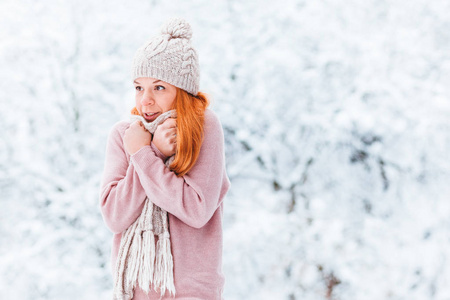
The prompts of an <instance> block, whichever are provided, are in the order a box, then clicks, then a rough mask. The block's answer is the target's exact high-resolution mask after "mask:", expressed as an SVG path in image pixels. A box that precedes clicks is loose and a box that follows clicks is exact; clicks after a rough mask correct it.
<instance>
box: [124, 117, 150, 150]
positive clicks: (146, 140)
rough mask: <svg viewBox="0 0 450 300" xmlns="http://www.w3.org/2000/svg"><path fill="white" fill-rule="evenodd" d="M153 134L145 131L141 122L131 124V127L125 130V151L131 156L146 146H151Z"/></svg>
mask: <svg viewBox="0 0 450 300" xmlns="http://www.w3.org/2000/svg"><path fill="white" fill-rule="evenodd" d="M151 140H152V134H151V133H150V132H148V131H147V129H145V127H144V125H143V124H142V122H141V121H139V120H138V121H135V122H133V123H131V125H130V127H129V128H128V129H127V130H125V134H124V136H123V143H124V146H125V150H126V151H127V152H128V154H129V155H133V154H134V153H136V152H138V151H139V149H141V148H142V147H144V146H147V145H150V143H151Z"/></svg>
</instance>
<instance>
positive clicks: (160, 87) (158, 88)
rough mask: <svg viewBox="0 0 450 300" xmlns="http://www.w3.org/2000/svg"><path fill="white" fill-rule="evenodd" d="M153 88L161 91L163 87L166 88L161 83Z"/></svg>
mask: <svg viewBox="0 0 450 300" xmlns="http://www.w3.org/2000/svg"><path fill="white" fill-rule="evenodd" d="M155 88H156V90H157V91H162V90H165V89H166V88H165V87H163V86H162V85H157V86H156V87H155Z"/></svg>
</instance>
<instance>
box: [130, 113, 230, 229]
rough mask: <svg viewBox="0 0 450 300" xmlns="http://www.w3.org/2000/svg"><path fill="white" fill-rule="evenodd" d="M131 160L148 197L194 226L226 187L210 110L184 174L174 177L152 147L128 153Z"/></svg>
mask: <svg viewBox="0 0 450 300" xmlns="http://www.w3.org/2000/svg"><path fill="white" fill-rule="evenodd" d="M130 161H131V163H132V165H134V168H135V171H136V173H137V174H138V177H139V180H140V182H141V185H142V187H143V188H144V190H145V192H146V194H147V195H148V196H149V198H150V200H151V201H152V202H153V203H155V204H156V205H157V206H159V207H161V208H162V209H164V210H166V211H167V212H169V213H171V214H172V215H174V216H176V217H177V218H178V219H180V220H181V221H182V222H184V223H185V224H187V225H189V226H191V227H194V228H201V227H203V226H204V225H205V224H206V223H207V222H208V221H209V219H210V218H211V217H212V215H213V214H214V212H215V211H216V209H217V208H218V206H219V205H220V202H221V200H222V198H223V195H224V193H225V192H226V190H227V189H228V186H229V180H228V177H227V176H226V172H225V156H224V137H223V130H222V126H221V124H220V122H219V119H218V118H217V116H216V114H215V113H214V112H213V111H211V110H209V109H207V110H206V111H205V126H204V139H203V143H202V146H201V148H200V154H199V157H198V159H197V161H196V163H195V164H194V166H193V167H192V168H191V170H190V171H189V172H188V173H187V174H186V175H184V176H182V177H177V176H176V175H175V173H173V172H172V171H170V170H169V168H167V167H166V166H165V165H164V162H163V161H162V160H161V159H156V158H155V155H154V153H153V151H152V149H151V146H145V147H143V148H141V149H140V150H139V151H137V152H136V153H134V154H133V155H131V156H130ZM224 184H225V185H226V186H224Z"/></svg>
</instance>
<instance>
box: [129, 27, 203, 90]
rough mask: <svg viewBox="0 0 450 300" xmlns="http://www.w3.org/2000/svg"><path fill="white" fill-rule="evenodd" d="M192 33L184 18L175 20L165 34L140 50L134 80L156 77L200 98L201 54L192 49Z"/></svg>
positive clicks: (165, 28)
mask: <svg viewBox="0 0 450 300" xmlns="http://www.w3.org/2000/svg"><path fill="white" fill-rule="evenodd" d="M191 37H192V29H191V25H189V23H188V22H187V21H186V20H184V19H181V18H172V19H170V20H169V21H168V22H167V23H166V24H164V25H163V26H162V27H161V33H160V34H159V35H156V36H154V37H152V38H151V39H150V40H148V41H147V42H146V43H145V44H144V45H143V46H142V47H140V48H139V49H138V50H137V52H136V55H135V56H134V61H133V80H134V79H136V78H139V77H152V78H157V79H159V80H162V81H165V82H168V83H170V84H172V85H174V86H176V87H179V88H181V89H183V90H185V91H187V92H188V93H191V94H193V95H194V96H196V95H197V93H198V89H199V81H200V72H199V65H198V57H197V52H196V51H195V49H194V48H193V47H192V45H191Z"/></svg>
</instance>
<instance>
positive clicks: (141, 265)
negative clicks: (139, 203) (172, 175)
mask: <svg viewBox="0 0 450 300" xmlns="http://www.w3.org/2000/svg"><path fill="white" fill-rule="evenodd" d="M170 117H173V118H176V111H175V110H170V111H167V112H165V113H163V114H161V115H160V116H159V117H158V118H156V120H154V121H153V122H151V123H147V121H145V120H144V118H143V117H141V116H138V115H132V116H131V117H130V119H131V121H135V120H140V121H142V124H144V126H145V128H146V129H147V130H148V131H149V132H150V133H151V134H153V133H154V132H155V130H156V127H158V125H159V124H160V123H162V122H164V121H165V120H166V119H167V118H170ZM173 159H174V156H171V157H170V158H169V159H167V160H166V163H165V164H166V166H167V167H168V166H169V165H170V163H171V162H172V161H173ZM155 235H157V236H158V243H157V244H156V246H155ZM136 284H139V286H140V288H141V289H142V290H143V291H145V292H146V293H148V292H149V291H150V287H151V286H153V287H154V289H155V291H156V292H158V288H159V290H160V294H161V296H162V295H164V293H165V291H166V289H167V290H168V291H169V292H170V293H171V294H172V295H173V296H175V285H174V279H173V258H172V253H171V248H170V234H169V219H168V217H167V212H166V211H165V210H163V209H161V208H160V207H158V206H156V205H155V204H154V203H152V201H151V200H150V199H149V198H148V197H147V198H146V199H145V205H144V208H143V209H142V213H141V215H140V216H139V217H138V218H137V219H136V221H135V222H134V223H133V224H132V225H131V226H130V227H128V229H127V230H125V231H124V232H123V233H122V239H121V241H120V248H119V254H118V257H117V263H116V268H115V282H114V292H113V300H131V299H132V298H133V294H134V289H135V288H136Z"/></svg>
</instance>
